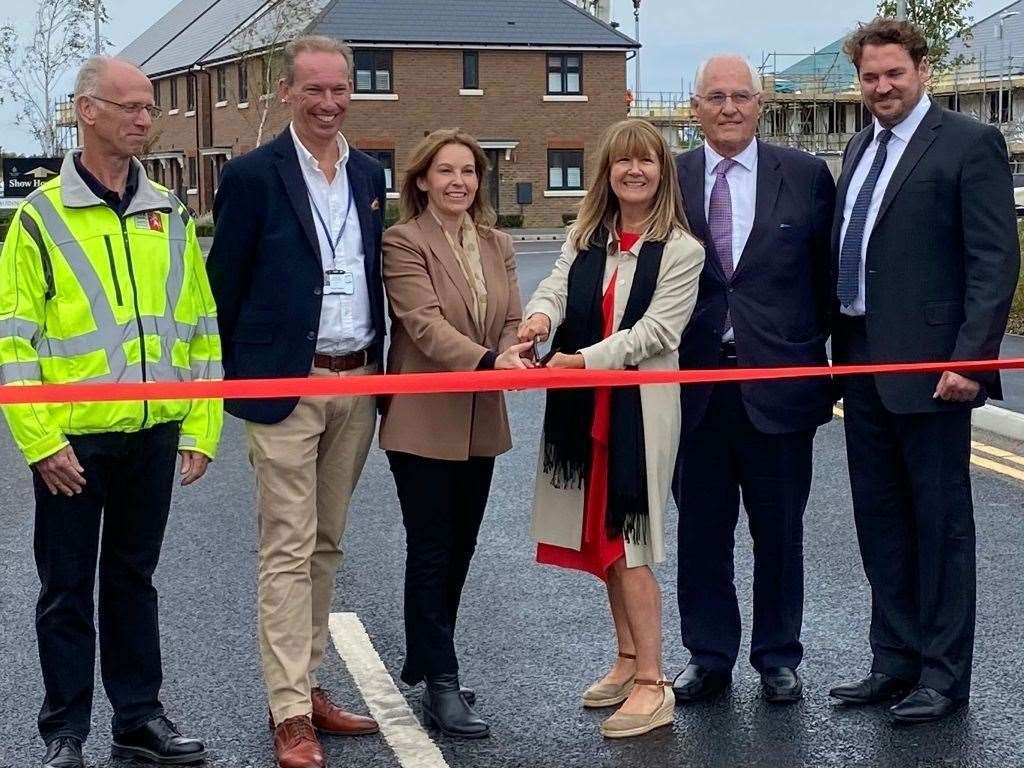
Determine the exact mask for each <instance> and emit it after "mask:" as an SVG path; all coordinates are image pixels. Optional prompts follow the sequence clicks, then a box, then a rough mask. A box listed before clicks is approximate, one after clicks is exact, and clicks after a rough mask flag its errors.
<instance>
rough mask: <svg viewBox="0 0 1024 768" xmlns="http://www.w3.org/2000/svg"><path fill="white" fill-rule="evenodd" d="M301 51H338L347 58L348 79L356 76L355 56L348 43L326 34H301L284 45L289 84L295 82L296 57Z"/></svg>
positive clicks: (339, 54) (285, 78) (286, 75)
mask: <svg viewBox="0 0 1024 768" xmlns="http://www.w3.org/2000/svg"><path fill="white" fill-rule="evenodd" d="M300 53H336V54H337V55H338V56H341V57H342V58H343V59H345V65H346V66H347V67H348V79H349V80H352V78H354V77H355V76H356V71H355V70H356V65H355V57H354V55H353V54H352V49H351V48H350V47H349V46H348V45H347V44H346V43H343V42H341V41H340V40H335V39H334V38H333V37H327V36H326V35H301V36H299V37H296V38H295V39H294V40H292V41H291V42H290V43H288V45H286V46H285V47H284V81H285V82H286V83H287V84H288V85H291V84H292V83H294V82H295V59H297V58H298V56H299V54H300Z"/></svg>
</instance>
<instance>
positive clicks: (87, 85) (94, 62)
mask: <svg viewBox="0 0 1024 768" xmlns="http://www.w3.org/2000/svg"><path fill="white" fill-rule="evenodd" d="M113 60H114V57H113V56H100V55H96V56H90V57H89V58H88V59H86V60H85V61H84V62H82V66H81V67H79V68H78V76H77V77H75V99H76V100H77V99H78V97H79V96H95V95H96V88H97V86H98V85H99V82H100V78H101V77H102V76H103V73H104V72H105V71H106V69H107V66H108V65H109V64H110V62H111V61H113Z"/></svg>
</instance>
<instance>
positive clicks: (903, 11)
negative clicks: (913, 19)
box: [896, 0, 907, 21]
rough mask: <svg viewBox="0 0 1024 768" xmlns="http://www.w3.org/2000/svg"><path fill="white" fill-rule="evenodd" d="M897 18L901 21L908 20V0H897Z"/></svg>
mask: <svg viewBox="0 0 1024 768" xmlns="http://www.w3.org/2000/svg"><path fill="white" fill-rule="evenodd" d="M896 18H897V19H899V20H900V21H906V20H907V0H896Z"/></svg>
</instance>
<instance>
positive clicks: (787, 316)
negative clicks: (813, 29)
mask: <svg viewBox="0 0 1024 768" xmlns="http://www.w3.org/2000/svg"><path fill="white" fill-rule="evenodd" d="M695 90H696V95H695V96H694V99H693V105H694V108H695V109H696V112H697V115H698V117H699V119H700V122H701V127H702V128H703V130H704V134H705V136H706V137H707V143H706V144H705V145H704V146H703V147H700V148H698V149H695V150H693V151H691V152H687V153H686V154H684V155H682V156H681V157H680V158H679V160H678V171H679V182H680V187H681V188H682V191H683V198H684V202H685V206H686V215H687V218H688V219H689V222H690V226H691V227H692V228H693V231H694V234H696V235H697V237H699V238H700V239H701V240H703V241H704V244H705V247H706V249H707V259H706V260H705V262H704V271H703V273H702V274H701V279H700V293H699V295H698V300H697V307H696V309H695V310H694V313H693V317H692V318H691V320H690V324H689V326H688V327H687V329H686V332H685V333H684V335H683V340H682V343H681V345H680V347H679V363H680V367H681V368H691V369H692V368H704V369H706V368H727V367H736V366H741V367H748V366H749V367H763V366H792V365H827V363H828V358H827V356H826V351H825V342H826V340H827V339H828V335H829V308H830V296H831V287H830V285H831V284H830V253H829V232H830V228H831V224H832V213H833V206H834V203H835V184H834V183H833V181H832V176H831V174H830V173H829V171H828V168H827V167H826V165H825V163H824V162H822V161H821V160H819V159H817V158H814V157H812V156H811V155H808V154H805V153H802V152H797V151H794V150H790V149H785V148H782V147H775V146H771V145H768V144H763V143H761V142H758V141H757V140H756V139H755V138H754V134H755V132H756V130H757V123H758V118H759V116H760V111H761V93H760V91H761V87H760V77H759V76H758V74H757V71H756V70H754V69H753V68H752V67H751V66H750V64H749V62H747V61H745V60H743V59H741V58H737V57H733V56H718V57H713V58H712V59H710V60H708V61H707V62H705V63H704V64H702V65H701V67H700V69H699V70H698V74H697V78H696V85H695ZM832 404H833V397H832V391H831V384H830V382H829V380H828V379H825V378H813V379H802V380H790V381H779V382H761V383H754V382H751V383H743V384H736V383H731V384H717V385H698V386H685V387H683V388H682V405H683V435H682V440H681V444H680V449H679V458H678V465H677V467H676V478H675V482H674V485H673V490H674V495H675V498H676V505H677V506H678V507H679V614H680V619H681V623H682V634H683V644H684V645H685V646H686V647H687V649H688V650H689V651H690V654H691V658H690V663H689V664H688V665H687V667H686V669H685V670H684V671H683V672H682V674H681V675H680V677H679V678H678V679H677V684H676V686H675V693H676V699H677V701H680V702H688V701H694V700H697V699H701V698H705V697H707V696H710V695H712V694H714V693H717V692H719V691H721V690H722V689H723V688H725V687H727V686H728V685H729V683H730V681H731V678H732V667H733V665H734V664H735V662H736V656H737V653H738V651H739V644H740V612H739V606H738V604H737V600H736V590H735V587H734V585H733V544H734V532H735V528H736V522H737V519H738V517H739V503H740V496H741V494H742V497H743V505H744V507H745V508H746V511H747V515H748V519H749V524H750V532H751V535H752V537H753V539H754V622H753V630H752V638H751V649H750V662H751V664H752V665H753V666H754V668H755V669H757V670H758V672H760V674H761V681H762V687H763V690H764V694H765V697H766V698H767V699H768V700H769V701H773V702H788V701H795V700H797V699H799V698H800V697H801V695H802V687H803V686H802V683H801V681H800V677H799V675H798V674H797V672H796V667H797V665H799V663H800V660H801V658H802V656H803V647H802V646H801V644H800V626H801V622H802V617H803V513H804V507H805V506H806V504H807V497H808V494H809V492H810V486H811V467H812V457H811V452H812V445H813V441H814V434H815V431H816V429H817V427H818V426H819V425H821V424H824V423H826V422H827V421H829V419H831V417H832Z"/></svg>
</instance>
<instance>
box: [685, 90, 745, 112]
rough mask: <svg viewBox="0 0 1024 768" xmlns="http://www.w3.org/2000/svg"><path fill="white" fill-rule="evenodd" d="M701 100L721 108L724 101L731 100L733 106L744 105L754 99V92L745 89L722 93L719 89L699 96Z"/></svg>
mask: <svg viewBox="0 0 1024 768" xmlns="http://www.w3.org/2000/svg"><path fill="white" fill-rule="evenodd" d="M698 98H700V100H701V101H706V102H707V103H708V104H710V105H711V106H713V107H715V109H721V108H722V107H724V106H725V102H727V101H732V103H733V106H736V107H745V106H747V105H748V104H750V103H751V102H752V101H753V100H754V94H752V93H749V92H747V91H736V92H735V93H722V92H721V91H713V92H712V93H709V94H708V95H707V96H700V97H698Z"/></svg>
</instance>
